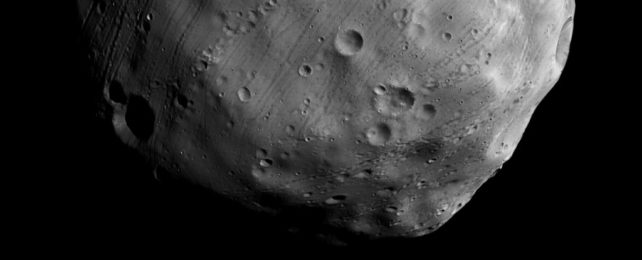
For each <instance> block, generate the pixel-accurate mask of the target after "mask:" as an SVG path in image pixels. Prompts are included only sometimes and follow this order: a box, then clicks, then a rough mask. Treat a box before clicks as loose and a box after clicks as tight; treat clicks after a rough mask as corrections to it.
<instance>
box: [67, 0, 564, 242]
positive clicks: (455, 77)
mask: <svg viewBox="0 0 642 260" xmlns="http://www.w3.org/2000/svg"><path fill="white" fill-rule="evenodd" d="M79 7H80V8H79V9H80V12H81V13H82V17H84V22H83V28H84V29H83V30H84V33H85V35H86V36H87V37H86V39H87V41H89V43H90V45H91V46H92V52H91V53H90V54H89V55H90V57H91V59H92V61H93V65H94V66H93V67H92V74H93V76H94V77H96V78H98V79H100V80H102V81H103V82H104V85H103V86H102V88H101V89H99V90H97V94H98V95H101V96H102V97H104V102H102V103H101V104H98V109H99V110H98V111H100V114H101V116H103V117H104V118H105V120H109V121H111V122H112V123H113V127H114V129H115V132H116V133H117V135H118V136H119V137H120V138H121V140H122V141H123V142H124V143H125V144H126V145H129V146H131V147H134V148H136V149H137V150H139V151H140V153H142V154H144V155H145V157H146V158H148V159H149V163H151V164H152V165H154V166H155V167H156V169H157V170H156V174H157V176H158V178H161V179H169V180H171V179H176V178H179V179H187V180H190V181H192V182H194V183H196V184H198V185H201V186H204V187H207V188H210V189H211V190H213V191H214V192H216V193H218V194H221V195H223V196H226V197H228V198H231V199H233V200H236V201H238V202H239V203H242V204H244V205H246V206H248V207H251V208H255V209H257V210H259V211H263V212H267V213H269V214H275V215H280V214H296V212H297V210H300V209H321V211H319V212H323V213H322V214H321V215H320V216H319V218H317V219H311V220H310V222H315V223H311V224H320V225H324V226H327V227H329V228H328V229H327V230H335V231H336V232H335V233H333V232H331V231H330V234H325V235H327V236H331V237H332V236H342V235H344V234H361V235H365V236H366V237H380V236H418V235H423V234H427V233H429V232H432V231H434V230H436V229H437V228H438V227H439V226H440V225H442V224H444V223H445V222H446V221H447V220H448V219H449V218H450V217H451V216H452V215H453V214H455V213H456V212H457V211H458V210H459V209H460V208H461V207H463V206H464V205H465V204H466V203H467V202H468V201H469V200H470V199H471V197H472V196H473V194H474V193H475V191H476V190H477V189H478V188H479V187H480V185H482V184H483V183H484V182H485V181H486V180H487V179H488V178H490V177H491V176H492V175H493V173H494V172H495V171H496V170H498V169H499V168H500V167H501V165H502V164H503V163H504V162H505V161H506V160H508V159H509V158H510V156H511V154H512V152H513V151H514V149H515V147H516V145H517V144H518V142H519V140H520V138H521V136H522V133H523V132H524V130H525V128H526V126H527V124H528V122H529V119H530V117H531V115H532V113H533V112H534V110H535V108H536V106H537V104H538V103H539V102H540V101H541V100H542V98H544V96H545V95H546V93H547V92H548V91H549V90H550V89H551V88H552V87H553V85H554V84H555V83H556V81H557V79H558V78H559V76H560V74H561V71H562V69H563V67H564V64H565V62H566V57H567V55H568V46H569V43H570V39H571V34H572V29H573V23H572V17H573V12H574V9H575V7H574V1H572V0H564V1H562V0H548V1H547V0H541V1H446V0H442V1H365V0H364V1H320V0H318V1H312V0H310V1H285V0H280V1H275V0H271V1H249V0H248V1H234V0H229V1H137V2H134V1H104V2H103V1H80V2H79ZM317 222H318V223H317Z"/></svg>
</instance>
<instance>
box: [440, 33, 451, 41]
mask: <svg viewBox="0 0 642 260" xmlns="http://www.w3.org/2000/svg"><path fill="white" fill-rule="evenodd" d="M441 37H442V38H443V39H444V41H447V42H449V41H450V40H452V39H453V35H452V34H451V33H449V32H445V33H444V34H442V36H441Z"/></svg>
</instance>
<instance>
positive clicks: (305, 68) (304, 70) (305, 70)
mask: <svg viewBox="0 0 642 260" xmlns="http://www.w3.org/2000/svg"><path fill="white" fill-rule="evenodd" d="M299 75H301V77H308V76H310V75H312V67H310V65H308V64H303V65H302V66H301V67H299Z"/></svg>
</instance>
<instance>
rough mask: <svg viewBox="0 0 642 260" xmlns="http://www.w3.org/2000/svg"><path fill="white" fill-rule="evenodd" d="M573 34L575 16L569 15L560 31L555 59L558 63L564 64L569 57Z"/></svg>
mask: <svg viewBox="0 0 642 260" xmlns="http://www.w3.org/2000/svg"><path fill="white" fill-rule="evenodd" d="M572 34H573V17H569V18H568V19H567V20H566V22H564V25H563V26H562V30H561V31H560V38H559V40H558V42H557V49H556V52H555V60H556V61H557V63H558V64H560V65H562V66H564V65H565V64H566V60H567V59H568V52H569V49H570V45H571V37H572Z"/></svg>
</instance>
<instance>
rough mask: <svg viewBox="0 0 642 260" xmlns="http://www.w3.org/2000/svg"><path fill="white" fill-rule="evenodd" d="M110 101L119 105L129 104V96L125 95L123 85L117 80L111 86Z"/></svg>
mask: <svg viewBox="0 0 642 260" xmlns="http://www.w3.org/2000/svg"><path fill="white" fill-rule="evenodd" d="M109 99H111V101H114V102H116V103H119V104H125V103H127V94H125V90H124V89H123V85H122V84H120V82H119V81H117V80H113V81H112V82H111V84H109Z"/></svg>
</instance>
